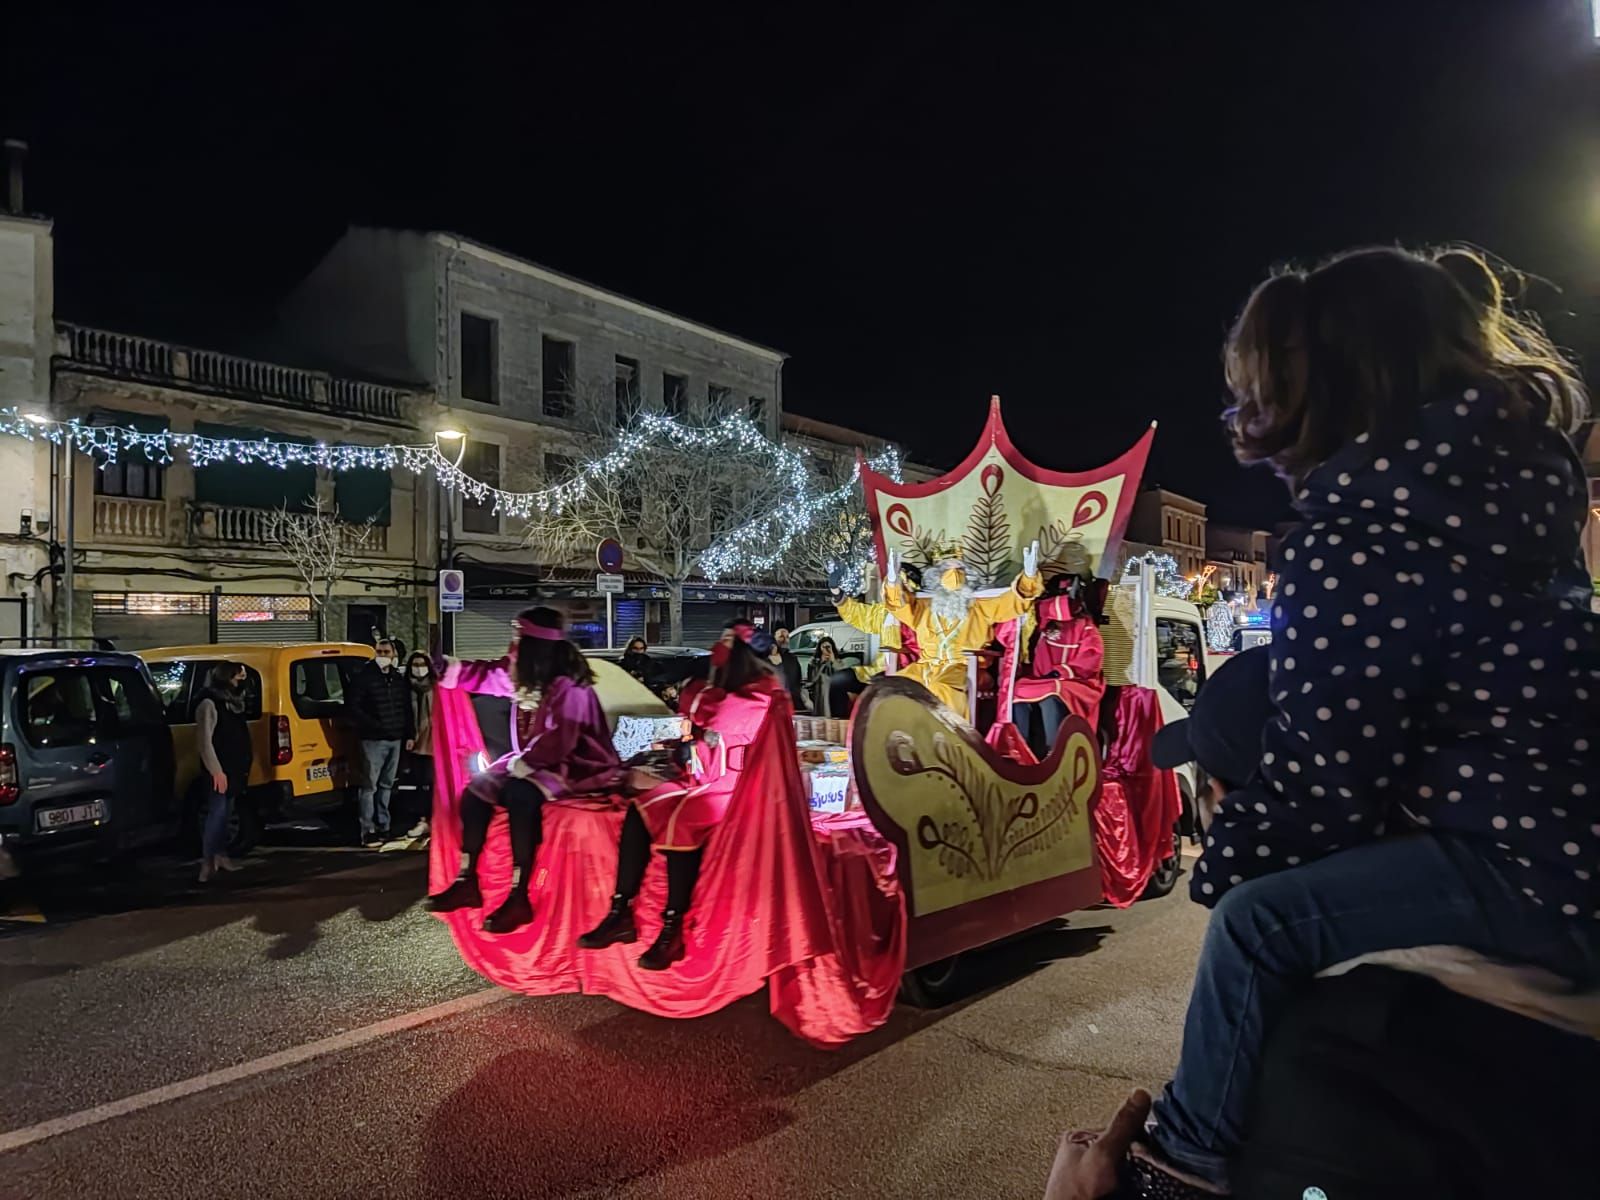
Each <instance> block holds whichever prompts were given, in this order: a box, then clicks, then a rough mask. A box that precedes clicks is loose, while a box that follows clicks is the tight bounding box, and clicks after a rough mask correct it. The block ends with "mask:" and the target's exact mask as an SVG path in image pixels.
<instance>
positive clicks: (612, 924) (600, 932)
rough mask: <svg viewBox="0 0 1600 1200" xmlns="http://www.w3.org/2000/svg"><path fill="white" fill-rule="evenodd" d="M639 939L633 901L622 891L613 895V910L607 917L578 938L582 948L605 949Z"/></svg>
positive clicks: (579, 945) (579, 946)
mask: <svg viewBox="0 0 1600 1200" xmlns="http://www.w3.org/2000/svg"><path fill="white" fill-rule="evenodd" d="M638 940H639V929H638V927H637V926H636V925H634V923H633V901H632V900H631V899H629V898H627V897H625V896H623V894H622V893H621V892H617V893H616V894H615V895H613V896H612V897H611V910H610V911H609V912H607V913H606V915H605V919H604V920H602V921H601V922H600V924H598V925H596V926H595V927H594V928H593V929H591V930H589V932H588V933H586V934H584V935H583V936H582V937H581V938H579V939H578V948H579V949H581V950H604V949H605V948H606V947H607V946H615V945H617V944H618V943H619V942H620V943H623V944H631V943H633V942H637V941H638Z"/></svg>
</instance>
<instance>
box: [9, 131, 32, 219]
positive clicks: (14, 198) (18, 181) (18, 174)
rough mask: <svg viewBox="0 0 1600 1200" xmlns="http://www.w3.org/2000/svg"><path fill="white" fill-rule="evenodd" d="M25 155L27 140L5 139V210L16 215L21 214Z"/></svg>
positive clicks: (26, 153)
mask: <svg viewBox="0 0 1600 1200" xmlns="http://www.w3.org/2000/svg"><path fill="white" fill-rule="evenodd" d="M27 157H28V143H27V142H24V141H22V140H21V139H20V138H7V139H6V211H7V212H10V213H15V214H16V215H18V216H21V215H22V162H23V160H24V159H25V158H27Z"/></svg>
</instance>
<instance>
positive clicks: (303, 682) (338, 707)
mask: <svg viewBox="0 0 1600 1200" xmlns="http://www.w3.org/2000/svg"><path fill="white" fill-rule="evenodd" d="M367 661H368V660H367V659H364V658H354V657H339V658H331V657H330V658H301V659H297V660H295V662H294V663H293V665H292V666H291V667H290V670H289V686H290V701H291V702H292V703H293V704H294V711H295V712H296V713H298V714H299V715H300V716H302V717H304V718H306V719H307V720H315V719H316V718H318V717H336V716H340V715H342V714H343V712H344V695H345V691H346V689H348V687H349V685H350V680H351V678H353V677H354V675H355V673H356V672H357V671H358V670H360V669H361V667H362V666H363V665H364V664H365V663H366V662H367Z"/></svg>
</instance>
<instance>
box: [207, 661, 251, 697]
mask: <svg viewBox="0 0 1600 1200" xmlns="http://www.w3.org/2000/svg"><path fill="white" fill-rule="evenodd" d="M243 671H244V664H243V663H236V662H231V661H229V660H228V659H223V660H222V661H221V662H215V663H212V664H211V670H209V671H207V672H206V687H207V688H208V689H209V690H211V691H213V692H226V691H228V690H229V689H231V688H232V687H233V681H234V680H235V679H237V678H238V677H239V675H240V673H241V672H243Z"/></svg>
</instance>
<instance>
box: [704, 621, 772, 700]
mask: <svg viewBox="0 0 1600 1200" xmlns="http://www.w3.org/2000/svg"><path fill="white" fill-rule="evenodd" d="M747 624H749V622H747V621H732V622H729V624H728V625H727V628H729V629H733V628H735V627H736V626H739V625H747ZM770 649H771V646H770V645H769V646H768V650H770ZM765 653H766V652H765V651H763V652H762V653H760V654H758V653H757V652H756V651H755V650H754V649H752V648H751V646H750V643H749V642H746V641H745V640H744V639H743V638H741V637H740V636H739V635H738V633H737V632H736V633H735V634H734V635H733V645H731V646H729V647H728V660H727V661H726V662H725V663H723V664H722V667H721V669H720V670H713V671H712V680H711V682H712V684H714V685H715V686H717V687H720V688H722V689H723V691H727V692H740V691H743V690H744V689H745V688H747V687H749V686H750V685H751V684H753V683H756V682H757V681H759V680H761V679H763V678H770V677H771V676H772V674H773V671H772V664H771V663H769V662H768V661H767V660H766V658H765V657H763V655H764V654H765Z"/></svg>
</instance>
